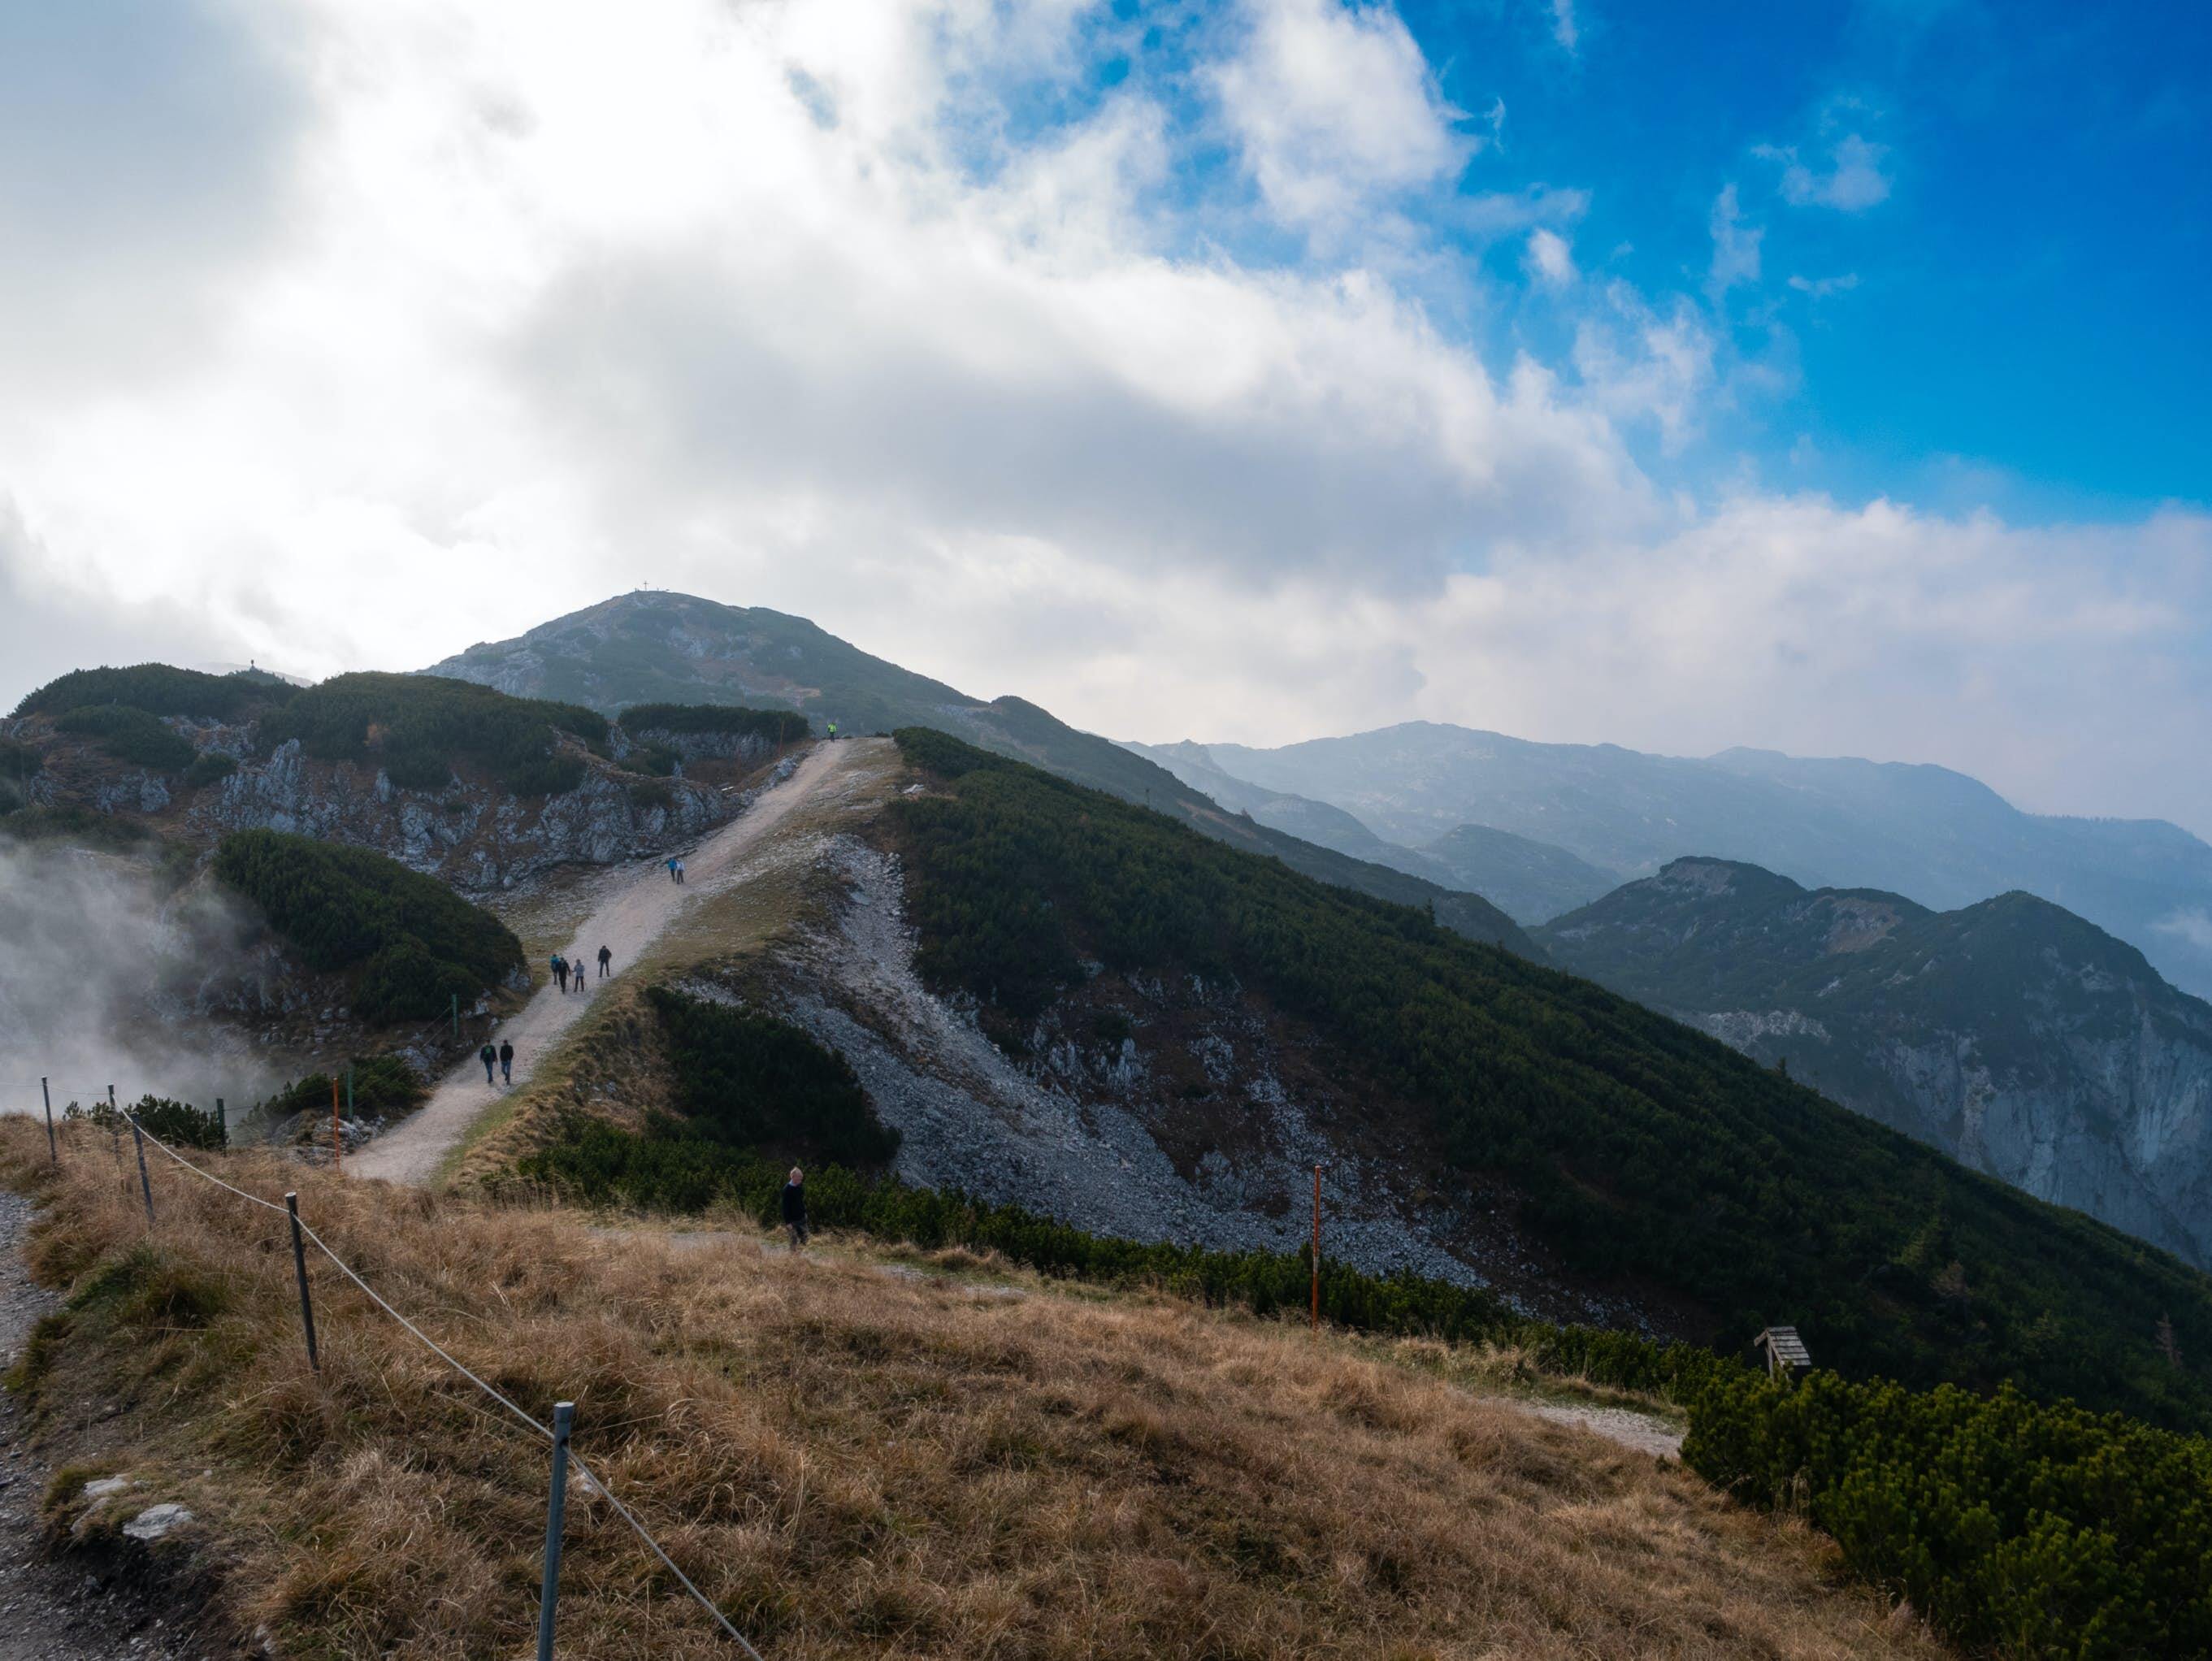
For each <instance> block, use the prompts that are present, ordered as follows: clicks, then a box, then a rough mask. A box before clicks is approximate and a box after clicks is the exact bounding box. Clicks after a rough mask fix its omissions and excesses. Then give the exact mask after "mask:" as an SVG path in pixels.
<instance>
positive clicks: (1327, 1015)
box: [884, 731, 2212, 1424]
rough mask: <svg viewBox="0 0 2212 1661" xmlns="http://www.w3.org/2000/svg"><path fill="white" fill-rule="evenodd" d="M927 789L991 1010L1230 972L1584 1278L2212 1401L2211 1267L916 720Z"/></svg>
mask: <svg viewBox="0 0 2212 1661" xmlns="http://www.w3.org/2000/svg"><path fill="white" fill-rule="evenodd" d="M899 738H900V742H901V745H902V748H903V749H904V751H905V752H906V754H907V756H908V759H909V761H910V762H911V763H912V764H915V766H917V767H918V768H920V769H921V770H924V771H925V773H926V774H927V776H929V777H930V778H931V779H932V780H933V782H934V783H935V785H936V787H937V788H934V789H933V790H931V791H929V792H927V794H921V795H916V796H914V797H910V798H905V799H902V800H900V801H899V802H897V803H896V804H894V805H893V806H891V807H890V809H889V810H888V812H887V815H886V818H885V822H884V823H885V834H886V835H887V836H888V837H890V840H891V841H892V842H893V843H895V845H896V847H897V849H898V850H899V851H900V853H901V854H902V856H903V857H904V860H905V864H906V871H907V882H908V907H909V916H911V918H912V920H913V921H914V922H915V923H916V924H917V925H918V927H919V929H920V933H921V952H920V959H919V961H920V963H921V967H922V969H923V970H924V972H925V973H926V974H927V976H928V977H930V978H931V979H932V980H933V982H934V983H936V984H938V985H939V987H941V988H943V989H947V990H957V991H959V992H961V993H963V994H965V995H969V996H972V997H974V998H975V1000H977V1001H978V1002H979V1003H980V1004H981V1006H982V1007H984V1010H985V1012H986V1013H987V1014H988V1013H990V1012H991V1011H994V1010H997V1011H1000V1012H1002V1013H1005V1014H1006V1015H1007V1016H1010V1017H1013V1018H1019V1017H1022V1016H1024V1014H1025V1013H1030V1012H1034V1011H1036V1010H1038V1009H1041V1008H1043V1007H1046V1006H1047V1005H1048V1004H1049V1003H1050V1002H1051V1001H1053V1000H1054V998H1055V997H1057V996H1059V995H1060V994H1061V993H1062V992H1063V991H1064V990H1065V989H1068V988H1070V987H1072V986H1073V985H1075V984H1077V983H1079V981H1080V980H1081V978H1082V977H1084V975H1085V962H1086V960H1095V961H1097V962H1100V963H1103V964H1105V965H1106V966H1107V967H1108V968H1109V969H1111V970H1115V971H1117V972H1121V973H1124V974H1127V973H1132V972H1142V973H1147V974H1156V975H1161V976H1168V975H1176V974H1198V975H1202V976H1206V977H1220V978H1223V979H1232V978H1233V980H1235V981H1236V982H1237V983H1241V984H1242V985H1243V986H1244V987H1245V988H1247V989H1249V990H1250V991H1252V992H1254V993H1255V994H1257V995H1261V996H1262V997H1264V998H1266V999H1267V1000H1268V1001H1270V1002H1271V1003H1272V1004H1273V1006H1274V1007H1276V1008H1277V1009H1278V1010H1279V1011H1280V1012H1282V1013H1284V1014H1285V1015H1286V1016H1289V1017H1291V1018H1292V1019H1297V1020H1300V1021H1304V1022H1306V1023H1309V1024H1310V1026H1311V1027H1312V1028H1313V1029H1314V1030H1315V1031H1317V1032H1318V1033H1319V1034H1321V1035H1322V1037H1325V1038H1326V1039H1328V1041H1329V1042H1331V1043H1334V1044H1335V1045H1337V1046H1339V1047H1340V1050H1341V1051H1342V1053H1343V1054H1344V1056H1346V1062H1347V1064H1348V1065H1352V1066H1355V1067H1357V1068H1361V1069H1364V1070H1365V1071H1367V1072H1370V1073H1371V1074H1373V1075H1374V1076H1375V1077H1376V1079H1377V1080H1381V1081H1382V1082H1383V1085H1384V1086H1387V1087H1388V1088H1389V1090H1391V1091H1393V1092H1395V1093H1396V1094H1397V1095H1398V1096H1399V1097H1401V1098H1402V1099H1403V1100H1404V1101H1406V1102H1407V1103H1408V1104H1411V1106H1412V1107H1413V1109H1414V1110H1417V1111H1419V1112H1420V1113H1422V1114H1424V1115H1426V1116H1429V1118H1430V1119H1431V1121H1432V1122H1433V1123H1434V1125H1435V1127H1436V1128H1437V1131H1438V1133H1439V1134H1440V1136H1441V1138H1442V1141H1443V1145H1444V1147H1446V1149H1447V1151H1448V1153H1449V1155H1450V1157H1451V1158H1452V1159H1453V1160H1454V1161H1455V1163H1456V1164H1457V1165H1459V1166H1461V1167H1462V1169H1464V1170H1465V1171H1468V1172H1469V1173H1484V1174H1488V1175H1492V1176H1497V1177H1503V1178H1504V1179H1505V1180H1506V1181H1507V1182H1508V1183H1510V1185H1511V1187H1512V1189H1514V1191H1515V1192H1516V1193H1517V1194H1518V1195H1519V1196H1520V1204H1521V1210H1522V1220H1523V1221H1524V1222H1525V1223H1526V1224H1527V1225H1528V1226H1530V1227H1532V1228H1533V1229H1534V1230H1535V1231H1536V1232H1538V1233H1539V1234H1540V1235H1541V1236H1542V1237H1543V1238H1545V1239H1546V1240H1547V1242H1548V1243H1549V1244H1551V1245H1552V1246H1553V1248H1554V1249H1556V1250H1557V1251H1558V1252H1559V1254H1560V1255H1561V1256H1562V1257H1563V1258H1564V1259H1565V1260H1566V1261H1568V1262H1571V1263H1573V1264H1576V1265H1578V1266H1580V1267H1581V1268H1583V1269H1587V1270H1589V1272H1592V1273H1594V1274H1607V1273H1622V1272H1629V1271H1633V1272H1635V1273H1637V1274H1638V1275H1643V1276H1644V1277H1646V1278H1647V1279H1649V1280H1650V1281H1653V1282H1654V1283H1656V1285H1658V1286H1660V1287H1663V1288H1665V1289H1666V1290H1667V1291H1668V1292H1670V1293H1674V1294H1675V1295H1678V1296H1680V1297H1682V1298H1685V1299H1690V1300H1692V1301H1693V1302H1694V1303H1695V1304H1697V1305H1699V1306H1701V1307H1702V1308H1703V1309H1705V1311H1708V1312H1709V1315H1710V1317H1711V1319H1710V1325H1709V1329H1708V1331H1709V1335H1710V1336H1711V1337H1712V1338H1713V1339H1714V1341H1715V1342H1719V1343H1722V1344H1724V1345H1729V1346H1733V1345H1735V1344H1738V1343H1741V1342H1744V1341H1745V1340H1747V1338H1748V1337H1749V1335H1751V1333H1753V1331H1755V1330H1756V1329H1758V1327H1759V1326H1760V1325H1761V1324H1764V1323H1767V1322H1770V1321H1789V1322H1791V1323H1795V1324H1796V1325H1798V1326H1799V1327H1800V1328H1802V1329H1804V1331H1805V1332H1806V1334H1807V1335H1808V1338H1809V1340H1810V1341H1811V1342H1812V1343H1813V1345H1814V1350H1815V1354H1817V1355H1818V1356H1819V1357H1820V1359H1821V1360H1824V1361H1827V1362H1829V1363H1832V1364H1833V1365H1836V1366H1840V1367H1842V1368H1844V1370H1846V1371H1848V1372H1854V1373H1859V1374H1867V1373H1873V1372H1881V1373H1886V1374H1888V1375H1891V1376H1894V1377H1898V1378H1904V1379H1907V1380H1911V1381H1915V1382H1921V1383H1927V1382H1933V1381H1936V1380H1939V1379H1952V1380H1955V1381H1958V1382H1961V1383H1966V1384H1973V1385H1976V1386H1978V1387H1988V1386H1991V1385H1994V1384H1996V1383H1998V1382H1999V1381H2001V1380H2002V1379H2005V1378H2017V1379H2019V1380H2020V1381H2021V1383H2022V1384H2023V1385H2024V1386H2025V1387H2027V1389H2029V1390H2032V1391H2033V1392H2035V1393H2038V1394H2041V1395H2045V1396H2059V1395H2070V1396H2076V1397H2079V1398H2080V1399H2081V1400H2083V1401H2086V1402H2092V1403H2094V1404H2097V1405H2100V1406H2104V1407H2117V1408H2124V1409H2128V1410H2130V1411H2132V1412H2135V1413H2137V1414H2139V1415H2142V1416H2144V1417H2146V1418H2149V1419H2153V1420H2156V1421H2165V1422H2179V1423H2198V1424H2201V1423H2203V1422H2206V1421H2207V1420H2208V1417H2212V1385H2208V1381H2207V1379H2206V1377H2205V1374H2204V1372H2203V1364H2202V1363H2201V1361H2193V1360H2188V1361H2185V1365H2182V1366H2175V1365H2172V1363H2171V1362H2170V1361H2169V1360H2168V1359H2167V1358H2166V1355H2165V1354H2162V1353H2161V1351H2160V1346H2159V1342H2158V1334H2159V1330H2160V1320H2161V1317H2170V1318H2171V1321H2172V1329H2173V1330H2174V1331H2175V1332H2176V1333H2177V1334H2178V1335H2179V1348H2180V1353H2181V1354H2182V1355H2183V1357H2185V1358H2190V1357H2197V1356H2203V1355H2204V1354H2208V1353H2212V1349H2209V1348H2208V1347H2212V1281H2207V1280H2206V1279H2205V1278H2204V1277H2203V1275H2199V1274H2197V1273H2196V1272H2195V1271H2193V1270H2191V1269H2188V1268H2187V1267H2185V1265H2183V1264H2182V1263H2180V1262H2177V1261H2176V1260H2175V1259H2173V1258H2172V1257H2171V1256H2167V1255H2166V1254H2165V1253H2162V1252H2160V1251H2157V1250H2154V1249H2152V1248H2150V1247H2148V1246H2145V1245H2142V1244H2140V1243H2138V1242H2136V1241H2134V1240H2131V1239H2129V1238H2126V1237H2125V1236H2123V1235H2121V1234H2119V1233H2118V1232H2115V1231H2113V1230H2112V1229H2108V1228H2106V1227H2105V1226H2102V1225H2100V1224H2098V1223H2095V1222H2093V1221H2092V1220H2089V1219H2087V1218H2086V1217H2082V1216H2081V1215H2079V1214H2074V1213H2069V1212H2063V1211H2060V1210H2058V1209H2057V1208H2052V1207H2050V1206H2046V1205H2044V1204H2042V1203H2040V1202H2036V1201H2034V1200H2033V1199H2030V1198H2028V1197H2027V1196H2024V1195H2022V1194H2020V1193H2018V1192H2017V1191H2015V1190H2013V1189H2008V1188H2006V1187H2005V1186H2003V1185H2002V1184H2001V1183H1996V1182H1994V1181H1991V1180H1990V1179H1988V1178H1985V1177H1979V1176H1977V1175H1975V1174H1974V1173H1972V1172H1971V1171H1966V1170H1964V1169H1962V1168H1961V1167H1960V1166H1959V1165H1956V1164H1954V1162H1952V1161H1950V1160H1948V1159H1944V1158H1942V1156H1940V1155H1938V1154H1936V1153H1932V1152H1931V1151H1929V1149H1927V1148H1924V1147H1920V1146H1918V1145H1917V1144H1916V1143H1914V1142H1912V1141H1910V1140H1908V1139H1907V1138H1905V1137H1903V1136H1901V1135H1897V1134H1896V1133H1894V1132H1892V1131H1889V1130H1887V1129H1883V1128H1882V1127H1881V1126H1879V1125H1876V1124H1874V1123H1869V1121H1867V1120H1865V1119H1863V1118H1861V1117H1859V1116H1857V1115H1855V1114H1853V1113H1851V1112H1850V1111H1848V1110H1844V1109H1843V1108H1840V1107H1838V1106H1837V1105H1836V1104H1833V1103H1832V1102H1829V1101H1827V1100H1826V1099H1825V1098H1822V1097H1820V1095H1818V1094H1816V1093H1815V1092H1813V1091H1811V1090H1809V1089H1808V1088H1806V1087H1804V1086H1802V1085H1799V1084H1796V1083H1793V1082H1792V1081H1791V1080H1789V1079H1787V1078H1786V1077H1784V1076H1781V1075H1779V1074H1777V1073H1775V1072H1772V1071H1770V1070H1768V1069H1766V1068H1760V1067H1758V1066H1756V1065H1754V1064H1753V1063H1752V1062H1748V1061H1747V1060H1746V1059H1745V1058H1744V1057H1742V1056H1739V1055H1737V1054H1735V1052H1734V1051H1732V1050H1729V1049H1728V1048H1727V1047H1726V1046H1724V1045H1723V1044H1721V1043H1718V1042H1717V1041H1716V1040H1713V1039H1711V1038H1709V1037H1705V1036H1704V1035H1702V1034H1700V1033H1698V1032H1695V1031H1692V1030H1691V1029H1689V1028H1687V1027H1685V1026H1682V1025H1679V1024H1677V1023H1675V1022H1674V1021H1671V1020H1668V1019H1665V1018H1663V1017H1662V1016H1659V1015H1657V1014H1655V1013H1652V1012H1650V1011H1649V1010H1647V1009H1644V1008H1642V1007H1639V1006H1638V1005H1636V1004H1633V1003H1632V1002H1630V1001H1627V1000H1626V999H1624V998H1621V997H1619V996H1617V995H1613V994H1612V993H1609V992H1607V991H1605V990H1604V989H1601V988H1600V987H1598V986H1596V985H1595V984H1593V983H1589V982H1587V981H1582V980H1577V979H1575V978H1573V977H1569V976H1565V975H1562V974H1558V973H1554V972H1552V971H1550V970H1545V969H1542V968H1540V967H1538V966H1536V965H1535V964H1531V963H1529V962H1527V961H1526V960H1524V959H1522V958H1518V957H1516V956H1515V955H1513V954H1512V953H1510V952H1504V951H1500V950H1497V949H1495V948H1491V947H1486V946H1480V945H1478V944H1474V943H1472V942H1469V941H1468V940H1463V939H1461V938H1458V937H1456V936H1455V935H1454V934H1451V933H1449V931H1447V930H1444V929H1442V928H1437V926H1435V925H1434V924H1433V923H1431V921H1430V920H1429V918H1428V916H1426V915H1425V913H1424V912H1421V911H1419V910H1411V909H1407V908H1403V907H1398V906H1393V905H1390V904H1386V903H1383V902H1381V901H1377V900H1375V899H1373V898H1371V897H1365V896H1362V895H1358V894H1355V893H1351V892H1347V891H1342V890H1338V889H1332V888H1329V887H1327V886H1324V885H1322V884H1319V883H1316V882H1313V881H1311V880H1309V879H1305V878H1303V877H1301V876H1299V875H1297V873H1293V872H1291V871H1289V870H1287V869H1285V867H1282V866H1281V865H1280V864H1279V863H1276V862H1275V861H1268V860H1263V859H1255V858H1253V857H1251V856H1249V855H1246V854H1243V853H1242V852H1240V851H1238V850H1236V849H1229V848H1225V847H1223V846H1220V845H1219V844H1218V843H1210V842H1208V841H1207V840H1206V839H1204V838H1201V837H1197V836H1194V835H1193V834H1191V833H1190V832H1188V831H1184V830H1183V829H1182V828H1181V827H1179V826H1176V825H1174V824H1170V823H1168V822H1166V821H1164V820H1163V819H1161V818H1159V817H1158V816H1157V815H1153V814H1147V813H1145V812H1141V811H1139V810H1136V809H1133V808H1131V807H1130V806H1127V805H1126V804H1124V803H1121V802H1120V801H1118V800H1115V799H1114V798H1112V797H1110V796H1108V795H1104V794H1101V793H1098V792H1094V791H1086V790H1084V789H1081V788H1078V787H1076V786H1073V785H1071V784H1069V783H1067V782H1065V781H1062V780H1059V779H1055V778H1053V777H1051V776H1048V775H1047V774H1044V773H1042V772H1041V771H1038V770H1035V769H1031V768H1027V767H1024V766H1021V765H1020V764H1015V763H1012V762H1008V761H1006V760H1004V759H1002V758H1000V757H994V756H991V755H989V754H987V753H986V752H984V751H979V750H975V749H973V748H971V747H969V746H968V745H962V744H959V743H957V741H955V740H951V739H946V738H945V737H944V736H943V735H942V734H939V733H927V732H920V731H909V732H904V733H901V734H900V735H899Z"/></svg>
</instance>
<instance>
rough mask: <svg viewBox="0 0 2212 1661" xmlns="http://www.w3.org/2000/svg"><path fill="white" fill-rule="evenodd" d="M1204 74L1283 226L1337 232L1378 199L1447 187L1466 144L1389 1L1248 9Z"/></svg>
mask: <svg viewBox="0 0 2212 1661" xmlns="http://www.w3.org/2000/svg"><path fill="white" fill-rule="evenodd" d="M1242 20H1243V31H1244V39H1243V42H1242V45H1241V48H1240V50H1239V51H1238V52H1237V54H1236V55H1235V56H1234V57H1232V58H1229V59H1228V60H1226V61H1225V62H1223V63H1221V64H1218V65H1216V66H1215V67H1214V68H1213V70H1212V72H1211V74H1210V76H1209V79H1210V80H1211V82H1212V86H1213V88H1214V92H1215V94H1216V96H1217V97H1218V99H1219V100H1220V102H1221V106H1222V109H1223V112H1224V113H1225V116H1226V117H1227V119H1228V122H1229V125H1230V126H1231V130H1232V131H1234V133H1235V134H1236V136H1237V142H1238V143H1239V144H1240V145H1241V147H1242V149H1243V157H1244V163H1245V166H1246V167H1248V168H1249V169H1250V171H1251V173H1252V177H1253V179H1255V182H1256V183H1257V184H1258V186H1259V187H1260V192H1261V196H1262V197H1264V198H1266V200H1267V204H1268V206H1269V207H1270V209H1272V210H1273V212H1274V213H1275V214H1276V216H1278V217H1279V218H1280V219H1282V220H1283V221H1284V222H1286V223H1290V224H1294V225H1301V226H1306V227H1312V228H1323V229H1330V230H1339V229H1341V228H1344V227H1345V226H1346V224H1347V223H1348V222H1350V221H1351V220H1352V218H1353V216H1356V215H1358V214H1359V213H1360V212H1361V211H1363V210H1365V209H1367V208H1369V207H1370V205H1371V204H1373V203H1375V202H1376V200H1377V199H1379V198H1388V197H1389V196H1390V195H1392V194H1394V193H1395V192H1401V191H1406V190H1410V189H1415V188H1418V187H1421V186H1431V185H1437V184H1443V183H1449V181H1450V180H1451V179H1454V178H1456V177H1457V176H1458V174H1459V173H1460V171H1461V169H1462V168H1463V167H1465V166H1466V165H1467V160H1468V156H1469V155H1472V154H1473V153H1474V147H1475V141H1474V139H1473V138H1471V137H1468V135H1467V134H1466V133H1464V132H1462V131H1461V130H1460V127H1459V123H1461V122H1462V120H1464V119H1466V118H1465V114H1464V113H1463V112H1462V111H1460V110H1457V109H1455V108H1454V107H1453V106H1451V105H1450V104H1449V102H1447V101H1446V100H1445V99H1444V97H1443V93H1442V91H1441V90H1440V89H1439V88H1437V83H1436V77H1435V76H1433V75H1432V74H1431V72H1430V70H1429V65H1428V60H1427V59H1426V58H1424V57H1423V56H1422V54H1421V49H1420V47H1419V45H1418V44H1416V43H1415V41H1414V40H1413V35H1412V34H1411V33H1408V32H1407V28H1406V25H1405V22H1404V20H1403V19H1401V17H1400V16H1399V15H1398V14H1397V13H1396V12H1395V10H1393V9H1391V8H1390V7H1389V5H1388V4H1387V3H1356V0H1355V3H1352V4H1346V3H1342V0H1249V3H1248V4H1247V5H1246V6H1245V7H1244V9H1243V13H1242Z"/></svg>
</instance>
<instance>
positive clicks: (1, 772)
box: [0, 739, 46, 783]
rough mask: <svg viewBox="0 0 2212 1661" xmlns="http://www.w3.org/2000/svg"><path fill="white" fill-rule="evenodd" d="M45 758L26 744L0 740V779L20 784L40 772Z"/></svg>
mask: <svg viewBox="0 0 2212 1661" xmlns="http://www.w3.org/2000/svg"><path fill="white" fill-rule="evenodd" d="M45 766H46V757H44V756H43V755H41V754H40V752H39V751H36V750H33V748H32V747H31V746H30V745H27V744H19V743H18V742H16V741H15V739H0V779H14V780H15V782H18V783H21V782H25V781H27V780H28V779H29V778H31V777H32V776H33V775H34V774H36V773H38V772H40V771H41V770H43V769H44V768H45Z"/></svg>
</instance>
